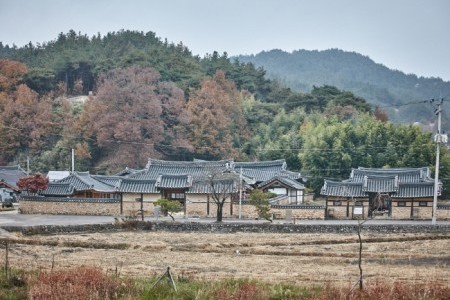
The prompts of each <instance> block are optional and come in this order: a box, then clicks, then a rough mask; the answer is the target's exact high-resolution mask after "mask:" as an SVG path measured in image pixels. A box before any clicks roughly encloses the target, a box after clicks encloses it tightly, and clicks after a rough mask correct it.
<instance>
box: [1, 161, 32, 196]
mask: <svg viewBox="0 0 450 300" xmlns="http://www.w3.org/2000/svg"><path fill="white" fill-rule="evenodd" d="M25 176H27V173H26V172H25V171H24V170H23V169H22V168H21V167H20V166H19V165H16V166H0V196H1V198H2V200H7V199H16V198H17V197H18V195H19V194H20V189H19V187H18V186H17V182H18V181H19V179H20V178H22V177H25ZM5 198H6V199H5ZM0 202H1V201H0Z"/></svg>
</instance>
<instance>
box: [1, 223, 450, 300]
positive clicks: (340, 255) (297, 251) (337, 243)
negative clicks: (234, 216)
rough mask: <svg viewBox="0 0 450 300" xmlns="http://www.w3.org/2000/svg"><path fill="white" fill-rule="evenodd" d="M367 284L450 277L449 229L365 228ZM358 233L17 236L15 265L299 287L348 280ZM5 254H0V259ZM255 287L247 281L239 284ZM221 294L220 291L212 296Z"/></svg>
mask: <svg viewBox="0 0 450 300" xmlns="http://www.w3.org/2000/svg"><path fill="white" fill-rule="evenodd" d="M363 238H364V239H365V242H364V245H363V271H364V276H365V278H364V279H365V282H367V283H376V282H377V281H378V280H380V279H383V280H385V282H386V281H387V282H388V283H389V282H390V283H394V282H395V283H398V282H400V283H401V282H407V283H413V284H414V283H426V282H434V283H437V284H442V285H444V286H447V287H448V285H449V283H450V267H449V264H450V252H449V250H448V249H450V234H443V235H427V234H363ZM358 247H359V244H358V242H357V236H356V234H354V235H344V234H298V233H295V234H271V233H199V232H191V233H174V232H145V231H133V232H116V233H92V234H73V235H53V236H39V235H38V236H33V237H22V236H18V240H17V241H16V242H15V243H14V244H12V245H11V246H10V253H9V264H10V266H11V267H14V268H32V269H38V270H50V269H52V268H53V269H54V270H58V269H62V268H73V267H77V266H83V265H89V266H97V267H99V268H101V269H102V270H104V271H106V273H111V274H117V275H119V274H120V275H129V276H136V277H146V276H149V277H150V276H158V275H160V274H161V273H163V272H164V271H165V270H166V268H167V267H168V266H170V267H171V270H172V272H173V275H174V276H176V277H185V278H191V279H204V280H215V279H224V278H234V279H240V278H248V279H256V280H261V281H263V282H264V281H267V282H272V283H276V282H289V283H298V284H302V285H311V286H312V285H317V284H337V285H338V286H339V285H340V286H349V285H353V283H355V282H356V281H357V280H358V276H359V273H358V272H359V271H358V265H357V262H358ZM1 261H3V257H0V262H1ZM244 290H245V293H250V294H251V293H253V290H252V287H251V286H247V287H244ZM217 296H218V297H219V298H220V297H221V296H220V295H217Z"/></svg>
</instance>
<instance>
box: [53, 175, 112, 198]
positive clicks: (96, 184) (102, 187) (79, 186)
mask: <svg viewBox="0 0 450 300" xmlns="http://www.w3.org/2000/svg"><path fill="white" fill-rule="evenodd" d="M58 182H59V183H69V184H71V185H73V187H74V188H75V190H77V191H89V190H94V191H97V192H104V193H113V192H115V191H116V187H115V186H112V185H109V184H106V183H103V182H101V181H99V180H97V179H95V178H94V177H93V176H91V175H90V174H89V172H73V173H72V174H71V175H70V176H69V177H66V178H64V179H62V180H60V181H58Z"/></svg>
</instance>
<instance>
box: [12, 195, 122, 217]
mask: <svg viewBox="0 0 450 300" xmlns="http://www.w3.org/2000/svg"><path fill="white" fill-rule="evenodd" d="M77 200H78V201H74V200H73V199H66V198H57V199H53V201H37V200H33V199H28V200H27V199H26V198H22V199H21V200H20V201H19V209H20V212H21V213H23V214H55V215H93V216H118V215H120V200H118V199H85V198H80V199H77Z"/></svg>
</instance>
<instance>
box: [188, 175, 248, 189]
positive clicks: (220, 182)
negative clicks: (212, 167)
mask: <svg viewBox="0 0 450 300" xmlns="http://www.w3.org/2000/svg"><path fill="white" fill-rule="evenodd" d="M238 189H239V175H238V174H236V173H224V174H220V175H217V176H215V178H211V177H208V176H204V177H197V178H194V179H193V182H192V187H191V188H190V189H189V190H188V191H187V193H188V194H211V193H213V192H214V191H215V192H216V193H221V192H228V193H230V192H236V191H238Z"/></svg>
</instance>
